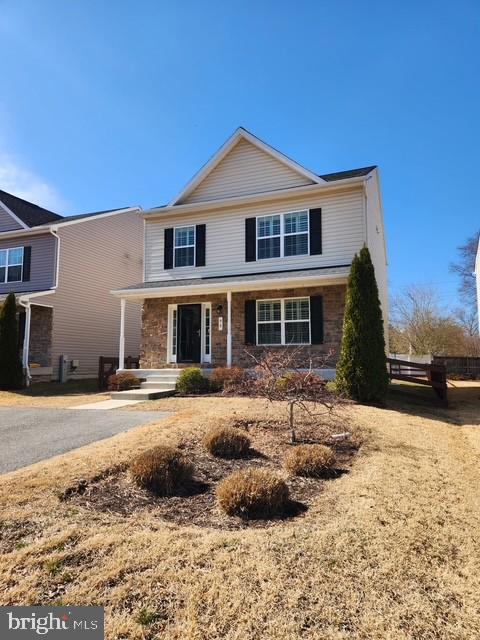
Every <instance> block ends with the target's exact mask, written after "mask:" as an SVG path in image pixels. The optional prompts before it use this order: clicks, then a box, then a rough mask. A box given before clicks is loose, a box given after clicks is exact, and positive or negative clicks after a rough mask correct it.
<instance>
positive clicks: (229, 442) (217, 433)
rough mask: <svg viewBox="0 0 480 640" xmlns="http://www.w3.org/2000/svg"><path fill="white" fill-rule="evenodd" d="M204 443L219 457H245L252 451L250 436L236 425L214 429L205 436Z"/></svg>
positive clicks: (208, 449)
mask: <svg viewBox="0 0 480 640" xmlns="http://www.w3.org/2000/svg"><path fill="white" fill-rule="evenodd" d="M203 444H204V446H205V448H206V449H207V451H209V452H210V453H211V454H212V455H213V456H216V457H218V458H245V457H246V456H248V454H249V452H250V438H249V437H248V436H247V434H246V433H244V432H243V431H242V430H241V429H235V427H218V428H217V429H212V431H209V432H208V433H207V434H206V436H205V437H204V439H203Z"/></svg>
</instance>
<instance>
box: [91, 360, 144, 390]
mask: <svg viewBox="0 0 480 640" xmlns="http://www.w3.org/2000/svg"><path fill="white" fill-rule="evenodd" d="M118 364H119V359H118V358H109V357H107V356H100V357H99V359H98V388H99V390H100V391H105V389H106V388H107V387H108V378H109V377H110V376H111V375H113V374H114V373H115V372H116V370H117V369H118ZM139 367H140V358H139V357H138V356H137V357H136V358H134V357H132V356H128V357H127V358H125V369H138V368H139Z"/></svg>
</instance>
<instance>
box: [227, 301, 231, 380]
mask: <svg viewBox="0 0 480 640" xmlns="http://www.w3.org/2000/svg"><path fill="white" fill-rule="evenodd" d="M231 366H232V292H231V291H227V367H231Z"/></svg>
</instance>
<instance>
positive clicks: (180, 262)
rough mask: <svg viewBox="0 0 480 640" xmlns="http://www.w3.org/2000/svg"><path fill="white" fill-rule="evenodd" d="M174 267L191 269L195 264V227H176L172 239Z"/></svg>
mask: <svg viewBox="0 0 480 640" xmlns="http://www.w3.org/2000/svg"><path fill="white" fill-rule="evenodd" d="M174 260H175V262H174V265H175V267H193V265H194V264H195V226H194V225H192V226H190V227H176V228H175V237H174Z"/></svg>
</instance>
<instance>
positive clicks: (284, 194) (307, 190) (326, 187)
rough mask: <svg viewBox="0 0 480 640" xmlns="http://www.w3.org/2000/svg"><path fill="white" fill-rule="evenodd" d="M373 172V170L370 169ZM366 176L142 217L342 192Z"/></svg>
mask: <svg viewBox="0 0 480 640" xmlns="http://www.w3.org/2000/svg"><path fill="white" fill-rule="evenodd" d="M372 171H373V169H372ZM368 175H370V174H367V175H366V176H359V177H356V178H346V179H345V180H338V181H332V182H325V183H323V184H309V185H304V186H301V187H292V188H291V189H280V190H278V189H277V190H275V191H265V192H264V193H252V194H249V195H247V196H234V197H233V198H232V197H230V198H219V199H218V200H207V201H205V202H191V203H189V204H175V205H168V206H166V207H153V208H152V209H146V210H144V211H143V213H142V215H143V216H144V217H145V218H152V217H155V216H163V215H164V214H169V213H172V212H175V213H188V212H190V211H203V210H204V209H208V210H209V211H211V210H212V209H221V208H224V207H230V206H236V205H240V204H248V203H250V202H263V201H268V200H283V199H285V198H290V197H291V198H293V197H295V196H301V195H309V194H311V193H317V192H318V193H323V192H324V191H342V190H343V188H344V187H350V186H355V185H357V184H362V183H363V182H364V181H365V180H366V178H367V177H368Z"/></svg>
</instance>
